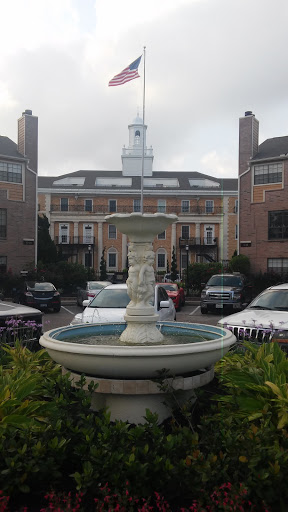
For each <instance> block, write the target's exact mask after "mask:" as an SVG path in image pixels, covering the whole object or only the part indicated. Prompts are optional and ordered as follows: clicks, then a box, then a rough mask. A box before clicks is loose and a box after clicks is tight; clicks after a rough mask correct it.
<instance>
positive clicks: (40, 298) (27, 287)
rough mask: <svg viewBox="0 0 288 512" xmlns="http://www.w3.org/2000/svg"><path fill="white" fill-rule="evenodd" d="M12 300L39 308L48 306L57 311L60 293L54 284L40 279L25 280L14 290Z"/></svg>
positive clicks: (58, 309) (59, 304)
mask: <svg viewBox="0 0 288 512" xmlns="http://www.w3.org/2000/svg"><path fill="white" fill-rule="evenodd" d="M13 302H17V303H18V304H24V305H26V306H30V307H36V308H38V309H40V310H42V309H48V308H50V309H54V311H56V312H59V311H60V308H61V298H60V293H59V292H58V291H57V289H56V288H55V286H54V284H52V283H47V282H42V281H40V282H35V281H26V282H25V283H24V284H23V286H22V288H20V289H19V290H16V293H15V295H14V297H13Z"/></svg>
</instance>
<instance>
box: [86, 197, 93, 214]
mask: <svg viewBox="0 0 288 512" xmlns="http://www.w3.org/2000/svg"><path fill="white" fill-rule="evenodd" d="M92 211H93V202H92V199H85V212H92Z"/></svg>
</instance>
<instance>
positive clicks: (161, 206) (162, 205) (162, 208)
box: [157, 199, 166, 213]
mask: <svg viewBox="0 0 288 512" xmlns="http://www.w3.org/2000/svg"><path fill="white" fill-rule="evenodd" d="M157 212H160V213H165V212H166V199H158V202H157Z"/></svg>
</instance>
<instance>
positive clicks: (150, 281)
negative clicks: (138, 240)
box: [138, 250, 155, 307]
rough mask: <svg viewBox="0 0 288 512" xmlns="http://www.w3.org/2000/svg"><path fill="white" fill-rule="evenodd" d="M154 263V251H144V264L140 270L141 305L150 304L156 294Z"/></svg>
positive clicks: (139, 291) (139, 297)
mask: <svg viewBox="0 0 288 512" xmlns="http://www.w3.org/2000/svg"><path fill="white" fill-rule="evenodd" d="M153 263H154V252H153V251H151V250H148V251H146V252H145V253H144V257H143V264H142V265H141V267H140V272H139V286H138V299H139V305H141V307H146V306H150V305H151V304H150V303H151V300H152V298H153V296H154V286H155V273H154V268H153Z"/></svg>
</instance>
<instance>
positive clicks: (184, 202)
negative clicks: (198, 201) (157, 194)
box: [181, 199, 190, 213]
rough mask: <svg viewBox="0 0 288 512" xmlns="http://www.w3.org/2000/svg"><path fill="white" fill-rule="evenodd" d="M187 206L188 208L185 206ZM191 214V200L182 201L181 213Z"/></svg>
mask: <svg viewBox="0 0 288 512" xmlns="http://www.w3.org/2000/svg"><path fill="white" fill-rule="evenodd" d="M184 204H186V206H184ZM189 212H190V201H189V199H182V201H181V213H189Z"/></svg>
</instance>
